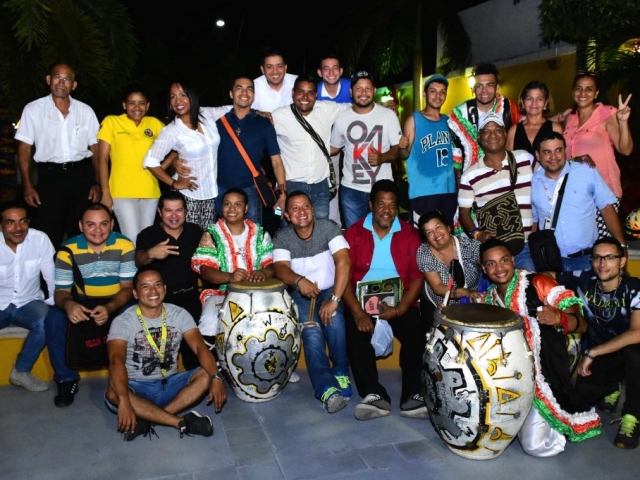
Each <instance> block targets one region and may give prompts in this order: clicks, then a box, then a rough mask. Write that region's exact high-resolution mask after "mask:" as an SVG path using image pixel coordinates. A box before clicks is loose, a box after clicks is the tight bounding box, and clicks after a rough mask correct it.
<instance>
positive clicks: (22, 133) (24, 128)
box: [15, 95, 99, 163]
mask: <svg viewBox="0 0 640 480" xmlns="http://www.w3.org/2000/svg"><path fill="white" fill-rule="evenodd" d="M69 102H70V104H69V114H68V115H67V116H66V117H64V116H63V115H62V113H61V112H60V110H58V108H57V107H56V106H55V104H54V103H53V97H52V96H51V95H47V96H46V97H42V98H39V99H38V100H34V101H33V102H31V103H28V104H27V105H26V106H25V107H24V110H23V111H22V116H21V117H20V124H19V126H18V130H17V131H16V134H15V139H16V140H20V141H21V142H24V143H26V144H28V145H35V147H36V149H35V153H34V155H33V159H34V160H35V161H36V162H38V163H39V162H52V163H66V162H78V161H80V160H83V159H85V158H87V157H90V156H91V151H90V150H89V146H91V145H95V144H96V143H98V139H97V138H96V135H97V133H98V128H99V124H98V119H97V118H96V114H95V113H94V112H93V110H92V109H91V107H90V106H89V105H87V104H86V103H82V102H81V101H79V100H75V99H73V98H71V96H69Z"/></svg>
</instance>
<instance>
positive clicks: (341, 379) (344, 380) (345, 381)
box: [336, 375, 351, 388]
mask: <svg viewBox="0 0 640 480" xmlns="http://www.w3.org/2000/svg"><path fill="white" fill-rule="evenodd" d="M336 380H337V381H338V385H340V388H349V387H350V386H351V381H350V380H349V377H347V376H346V375H336Z"/></svg>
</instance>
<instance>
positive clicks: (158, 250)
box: [147, 238, 180, 260]
mask: <svg viewBox="0 0 640 480" xmlns="http://www.w3.org/2000/svg"><path fill="white" fill-rule="evenodd" d="M179 250H180V247H178V246H177V245H169V239H168V238H167V239H166V240H164V241H162V242H160V243H159V244H157V245H156V246H155V247H151V248H150V249H149V251H148V252H147V253H148V254H149V257H151V258H154V259H156V260H164V259H165V258H167V257H168V256H169V255H180V251H179Z"/></svg>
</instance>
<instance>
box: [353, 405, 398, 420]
mask: <svg viewBox="0 0 640 480" xmlns="http://www.w3.org/2000/svg"><path fill="white" fill-rule="evenodd" d="M353 415H354V416H355V417H356V418H357V419H358V420H363V421H364V420H373V419H374V418H380V417H386V416H388V415H391V410H385V409H383V408H378V407H376V406H375V405H363V404H359V405H356V408H355V410H354V412H353Z"/></svg>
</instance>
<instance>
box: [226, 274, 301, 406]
mask: <svg viewBox="0 0 640 480" xmlns="http://www.w3.org/2000/svg"><path fill="white" fill-rule="evenodd" d="M227 291H228V293H227V297H226V299H225V301H224V303H223V304H222V308H221V309H220V312H219V329H218V334H217V335H216V349H217V351H218V357H219V358H218V359H219V360H220V364H221V366H222V369H223V371H224V372H225V374H226V376H227V379H228V380H229V383H230V384H231V388H232V389H233V391H234V392H235V394H236V395H237V396H238V397H239V398H241V399H242V400H245V401H247V402H266V401H268V400H272V399H274V398H275V397H277V396H278V395H279V394H280V393H281V392H282V390H283V389H284V387H285V385H286V384H287V382H288V381H289V377H290V376H291V373H292V372H293V370H294V368H295V365H296V363H297V362H298V357H299V355H300V345H301V343H300V328H299V326H298V310H297V307H296V306H295V304H294V303H293V300H292V299H291V296H290V295H289V293H288V292H287V291H286V290H285V286H284V283H282V282H281V281H279V280H276V279H268V280H266V281H265V282H260V283H255V282H238V283H232V284H230V285H229V288H228V290H227Z"/></svg>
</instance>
